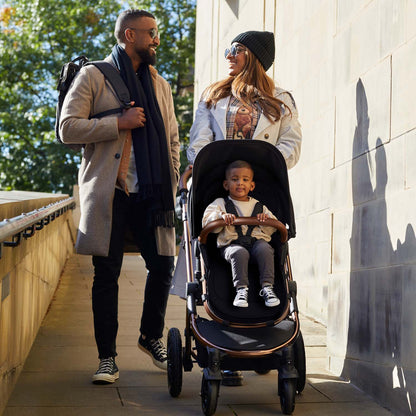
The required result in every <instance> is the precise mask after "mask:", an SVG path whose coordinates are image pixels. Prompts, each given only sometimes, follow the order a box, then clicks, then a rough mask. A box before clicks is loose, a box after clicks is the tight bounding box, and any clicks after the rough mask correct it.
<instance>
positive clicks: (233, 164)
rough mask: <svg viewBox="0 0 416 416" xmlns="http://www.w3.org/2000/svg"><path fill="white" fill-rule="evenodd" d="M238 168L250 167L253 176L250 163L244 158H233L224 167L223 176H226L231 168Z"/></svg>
mask: <svg viewBox="0 0 416 416" xmlns="http://www.w3.org/2000/svg"><path fill="white" fill-rule="evenodd" d="M238 168H247V169H250V170H251V171H252V172H253V176H254V170H253V168H252V167H251V165H250V163H248V162H246V161H245V160H234V162H231V163H230V164H229V165H228V166H227V168H226V169H225V178H227V177H228V175H229V173H230V171H231V169H238Z"/></svg>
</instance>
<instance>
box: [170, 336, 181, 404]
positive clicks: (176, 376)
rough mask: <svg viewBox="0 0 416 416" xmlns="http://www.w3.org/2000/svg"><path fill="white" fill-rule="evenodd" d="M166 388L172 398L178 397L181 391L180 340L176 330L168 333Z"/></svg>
mask: <svg viewBox="0 0 416 416" xmlns="http://www.w3.org/2000/svg"><path fill="white" fill-rule="evenodd" d="M167 352H168V388H169V393H170V395H171V396H172V397H178V396H179V394H180V393H181V390H182V339H181V334H180V332H179V329H178V328H171V329H170V330H169V332H168V344H167Z"/></svg>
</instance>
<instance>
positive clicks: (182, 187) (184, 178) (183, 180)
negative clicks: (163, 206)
mask: <svg viewBox="0 0 416 416" xmlns="http://www.w3.org/2000/svg"><path fill="white" fill-rule="evenodd" d="M192 167H193V166H192V165H188V166H187V167H186V168H185V171H184V172H183V173H182V175H181V177H180V179H179V192H180V193H182V192H183V191H188V185H187V182H188V179H189V178H190V177H191V176H192Z"/></svg>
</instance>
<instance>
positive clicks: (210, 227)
mask: <svg viewBox="0 0 416 416" xmlns="http://www.w3.org/2000/svg"><path fill="white" fill-rule="evenodd" d="M233 225H257V226H261V225H264V226H268V227H274V228H276V229H277V230H278V231H279V233H280V241H281V242H282V243H285V242H286V241H287V228H286V226H285V225H284V224H283V223H282V222H281V221H279V220H275V219H272V218H268V219H267V220H265V221H262V222H260V221H259V220H258V219H257V218H256V217H237V218H236V219H235V220H234V223H233ZM220 227H226V224H225V221H224V220H223V219H219V220H215V221H212V222H210V223H209V224H207V225H206V226H205V227H204V228H203V229H202V230H201V234H200V235H199V238H198V239H199V241H200V242H201V244H206V242H207V238H208V235H209V234H210V233H212V232H213V231H214V230H215V229H217V228H220Z"/></svg>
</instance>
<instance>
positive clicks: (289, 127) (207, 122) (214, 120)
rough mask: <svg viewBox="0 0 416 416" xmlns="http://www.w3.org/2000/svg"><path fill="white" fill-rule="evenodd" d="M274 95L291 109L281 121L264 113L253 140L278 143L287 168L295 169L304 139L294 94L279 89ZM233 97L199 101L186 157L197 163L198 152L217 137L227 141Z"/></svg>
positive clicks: (284, 114) (285, 112)
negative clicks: (213, 102) (214, 102)
mask: <svg viewBox="0 0 416 416" xmlns="http://www.w3.org/2000/svg"><path fill="white" fill-rule="evenodd" d="M275 97H277V98H278V99H279V100H281V101H282V102H283V103H284V104H285V105H286V106H287V107H288V108H289V109H290V111H288V109H287V108H285V109H284V113H283V115H282V117H281V119H280V120H278V121H277V122H271V121H270V120H268V119H267V117H266V116H265V115H264V114H263V113H262V114H261V115H260V118H259V121H258V123H257V127H256V129H255V131H254V135H253V139H254V140H264V141H267V142H269V143H271V144H273V145H275V146H276V147H277V148H278V150H279V151H280V152H281V153H282V155H283V157H284V158H285V160H286V165H287V168H288V169H290V168H292V167H293V166H294V165H295V164H296V163H297V161H298V160H299V156H300V148H301V141H302V132H301V126H300V123H299V120H298V111H297V108H296V105H295V101H294V99H293V97H292V95H291V94H290V93H289V92H287V91H285V90H283V89H281V88H276V90H275ZM229 100H230V97H226V98H223V99H221V100H219V101H218V103H217V105H216V106H215V107H214V106H213V107H211V108H207V106H206V102H205V101H204V99H203V98H202V99H201V101H200V102H199V104H198V108H197V110H196V114H195V120H194V123H193V125H192V127H191V130H190V140H189V141H190V143H189V147H188V150H187V156H188V160H189V162H190V163H194V160H195V157H196V155H197V154H198V152H199V151H200V150H201V149H202V148H203V147H204V146H206V145H207V144H208V143H210V142H212V141H214V140H224V138H225V137H226V114H227V107H228V102H229Z"/></svg>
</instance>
